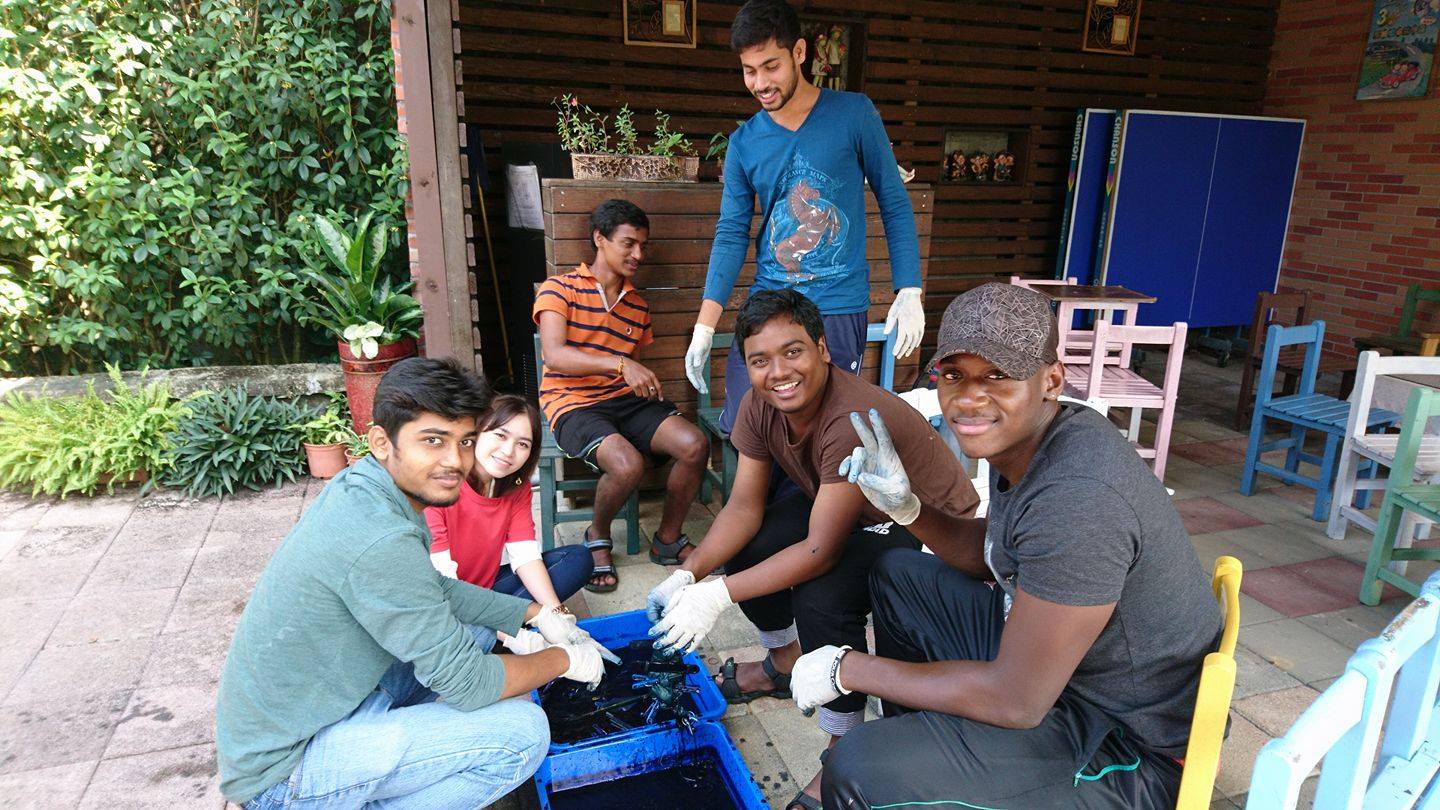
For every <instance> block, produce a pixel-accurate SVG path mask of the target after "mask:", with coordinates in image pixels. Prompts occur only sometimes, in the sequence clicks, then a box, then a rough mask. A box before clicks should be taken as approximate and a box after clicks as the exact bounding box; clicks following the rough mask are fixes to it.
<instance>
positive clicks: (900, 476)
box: [839, 408, 920, 526]
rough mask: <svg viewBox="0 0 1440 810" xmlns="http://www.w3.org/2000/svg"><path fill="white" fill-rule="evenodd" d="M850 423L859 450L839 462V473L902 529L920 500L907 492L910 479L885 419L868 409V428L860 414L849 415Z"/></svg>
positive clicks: (911, 520)
mask: <svg viewBox="0 0 1440 810" xmlns="http://www.w3.org/2000/svg"><path fill="white" fill-rule="evenodd" d="M850 424H851V426H853V427H854V428H855V433H856V434H857V435H858V436H859V437H860V444H861V446H860V447H857V448H855V452H853V453H851V454H850V455H849V457H847V458H846V459H845V460H844V461H841V462H840V470H839V472H840V474H841V475H843V476H845V480H846V481H849V482H850V483H852V484H855V485H857V486H859V487H860V491H861V492H862V493H864V495H865V499H866V500H868V501H869V502H870V504H871V505H872V506H874V507H875V508H876V509H879V510H880V511H881V512H884V513H885V514H887V515H889V516H890V519H891V520H893V521H895V522H896V523H899V524H900V525H901V526H909V525H910V524H911V523H914V522H915V518H917V517H919V516H920V499H919V498H917V497H915V493H914V492H911V491H910V476H909V475H907V474H906V473H905V465H904V464H903V463H902V462H901V461H900V454H899V453H897V452H895V443H894V442H892V441H890V431H888V430H886V429H885V420H884V419H881V418H880V413H879V412H878V411H876V410H875V409H874V408H871V409H870V424H871V425H873V426H874V428H875V432H874V433H873V434H872V433H871V432H870V428H868V427H866V426H865V422H864V421H863V420H861V419H860V414H858V413H855V412H854V411H851V412H850Z"/></svg>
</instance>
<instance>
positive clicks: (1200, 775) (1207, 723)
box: [1175, 557, 1245, 810]
mask: <svg viewBox="0 0 1440 810" xmlns="http://www.w3.org/2000/svg"><path fill="white" fill-rule="evenodd" d="M1244 573H1245V567H1244V566H1243V565H1241V564H1240V561H1239V560H1237V559H1235V558H1234V557H1221V558H1219V559H1217V560H1216V561H1215V573H1214V575H1213V576H1212V577H1211V579H1210V587H1211V588H1212V589H1214V591H1215V600H1216V601H1217V602H1219V603H1220V610H1221V611H1222V612H1223V613H1224V614H1225V622H1224V629H1223V630H1222V631H1221V633H1220V647H1219V649H1217V650H1216V651H1215V652H1212V653H1210V654H1209V655H1207V656H1205V663H1204V664H1202V665H1201V669H1200V688H1199V690H1198V691H1197V694H1196V695H1195V713H1194V714H1193V715H1192V716H1191V718H1190V742H1189V743H1188V744H1187V745H1186V747H1185V765H1184V771H1183V772H1182V773H1181V775H1180V796H1179V798H1178V800H1177V801H1176V802H1175V810H1206V808H1208V807H1210V799H1211V796H1210V793H1211V791H1212V790H1213V789H1214V787H1215V775H1216V773H1218V772H1219V770H1220V746H1221V744H1222V743H1224V741H1225V727H1226V724H1227V723H1228V721H1229V719H1230V699H1231V698H1232V697H1234V694H1235V642H1236V640H1237V639H1238V638H1239V637H1240V579H1241V577H1243V576H1244Z"/></svg>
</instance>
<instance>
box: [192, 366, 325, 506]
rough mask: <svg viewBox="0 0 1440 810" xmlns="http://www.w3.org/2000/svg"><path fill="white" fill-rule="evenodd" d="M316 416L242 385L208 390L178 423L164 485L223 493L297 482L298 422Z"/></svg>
mask: <svg viewBox="0 0 1440 810" xmlns="http://www.w3.org/2000/svg"><path fill="white" fill-rule="evenodd" d="M315 415H316V414H315V412H314V411H307V410H305V409H302V408H300V407H299V406H298V405H294V404H292V403H289V402H284V401H282V400H278V399H275V398H273V397H252V396H250V395H249V394H248V393H246V392H245V389H243V388H241V387H239V386H236V387H233V388H227V389H225V390H224V391H213V392H210V393H207V394H204V395H202V396H200V397H199V398H197V399H195V400H193V401H191V402H190V403H189V413H188V414H187V415H186V416H184V417H183V418H182V419H180V422H179V424H178V425H177V426H176V430H175V433H174V435H173V437H172V439H171V441H172V443H173V447H172V449H171V451H170V463H171V467H170V472H169V474H168V475H167V476H166V478H165V483H166V484H167V485H170V486H175V487H180V488H182V489H184V490H185V491H186V492H187V493H189V494H191V495H220V494H230V493H233V492H235V490H236V489H239V488H242V487H243V488H246V489H254V490H259V489H262V488H264V487H266V486H276V487H278V486H280V485H281V484H282V483H284V482H286V481H294V480H295V479H296V477H298V476H299V475H300V473H301V472H303V471H304V469H305V457H304V455H303V454H302V452H301V448H300V433H299V431H297V430H296V429H295V426H296V425H297V424H300V423H303V422H306V421H308V420H309V419H310V418H312V417H314V416H315Z"/></svg>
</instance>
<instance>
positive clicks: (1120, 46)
mask: <svg viewBox="0 0 1440 810" xmlns="http://www.w3.org/2000/svg"><path fill="white" fill-rule="evenodd" d="M1139 22H1140V0H1089V2H1088V3H1087V4H1086V8H1085V42H1084V44H1083V45H1082V50H1086V51H1090V52H1091V53H1112V54H1119V55H1122V56H1134V55H1135V39H1136V26H1137V24H1138V23H1139Z"/></svg>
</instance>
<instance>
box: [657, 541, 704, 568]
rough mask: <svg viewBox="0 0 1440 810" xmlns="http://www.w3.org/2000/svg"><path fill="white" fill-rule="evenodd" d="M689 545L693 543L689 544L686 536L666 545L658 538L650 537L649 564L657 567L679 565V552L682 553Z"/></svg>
mask: <svg viewBox="0 0 1440 810" xmlns="http://www.w3.org/2000/svg"><path fill="white" fill-rule="evenodd" d="M691 545H694V543H691V542H690V536H689V535H686V534H682V535H680V536H679V537H677V538H675V539H674V540H671V541H670V542H668V543H667V542H665V541H664V540H661V539H660V538H659V537H658V536H656V537H651V538H650V562H652V563H655V564H657V565H679V564H680V563H681V562H682V560H681V559H680V552H682V551H684V550H685V547H686V546H691ZM657 549H658V551H657Z"/></svg>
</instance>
